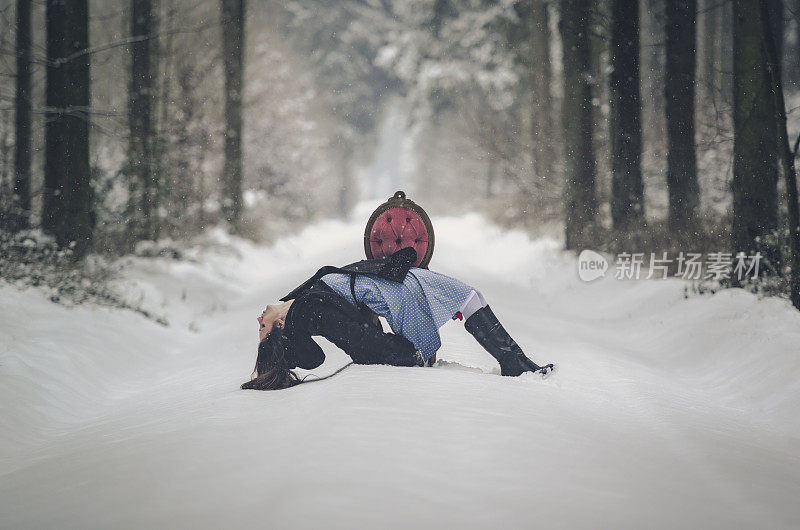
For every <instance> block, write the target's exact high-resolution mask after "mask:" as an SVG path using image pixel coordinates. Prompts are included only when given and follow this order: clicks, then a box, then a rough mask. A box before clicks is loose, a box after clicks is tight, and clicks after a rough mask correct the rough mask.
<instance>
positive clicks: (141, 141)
mask: <svg viewBox="0 0 800 530" xmlns="http://www.w3.org/2000/svg"><path fill="white" fill-rule="evenodd" d="M155 20H156V16H155V12H154V10H153V2H152V0H131V37H133V38H136V37H144V39H143V40H140V41H138V42H134V43H133V44H131V87H130V96H129V101H128V123H129V127H130V144H129V163H130V167H131V176H132V177H133V179H132V181H131V183H130V184H131V191H132V193H131V198H132V203H133V207H134V208H133V209H132V211H131V219H130V220H129V222H130V223H131V231H132V234H131V235H132V242H133V241H138V240H141V239H155V238H156V237H157V235H158V234H157V232H158V230H157V227H158V225H159V223H158V219H156V211H157V210H156V209H157V202H158V186H157V182H156V176H157V172H156V164H155V152H154V149H153V112H154V108H155V105H156V91H155V81H154V72H155V57H156V53H155V52H154V48H155V46H156V40H155V39H154V38H153V37H152V35H153V33H155Z"/></svg>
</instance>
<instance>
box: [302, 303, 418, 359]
mask: <svg viewBox="0 0 800 530" xmlns="http://www.w3.org/2000/svg"><path fill="white" fill-rule="evenodd" d="M310 302H311V303H308V304H304V306H303V307H301V308H299V309H301V311H300V312H299V313H298V315H297V318H298V320H300V321H303V322H304V323H305V325H304V328H305V330H306V331H307V332H308V333H309V334H311V335H321V336H323V337H325V338H326V339H328V340H330V341H331V342H332V343H334V344H335V345H336V346H338V347H339V348H341V349H342V350H343V351H344V352H345V353H346V354H348V355H349V356H350V357H351V358H352V359H353V362H355V363H356V364H389V365H392V366H422V365H423V363H424V360H423V359H422V356H421V354H420V353H419V352H418V351H417V350H416V348H415V347H414V344H413V343H412V342H411V341H409V340H408V339H406V338H405V337H403V336H401V335H396V334H394V333H384V332H383V331H382V330H379V329H378V328H376V327H375V326H373V325H371V324H369V323H368V322H366V321H362V320H358V319H356V318H353V317H352V316H351V315H349V314H348V313H346V312H345V311H343V310H342V309H341V308H339V307H336V305H334V304H332V303H329V302H328V301H326V300H324V299H317V300H315V301H310ZM348 303H349V302H348Z"/></svg>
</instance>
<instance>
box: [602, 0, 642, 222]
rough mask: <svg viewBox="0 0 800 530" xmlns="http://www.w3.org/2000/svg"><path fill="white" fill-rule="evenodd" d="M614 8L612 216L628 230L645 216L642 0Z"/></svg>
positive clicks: (616, 1)
mask: <svg viewBox="0 0 800 530" xmlns="http://www.w3.org/2000/svg"><path fill="white" fill-rule="evenodd" d="M611 11H612V12H611V76H610V79H609V86H610V93H611V170H612V180H611V218H612V220H613V222H614V227H615V228H622V229H625V228H628V227H631V226H632V225H633V224H634V223H636V224H639V223H641V222H642V221H643V218H644V183H643V182H642V167H641V158H642V123H641V111H642V102H641V97H640V93H639V2H638V0H613V2H612V6H611Z"/></svg>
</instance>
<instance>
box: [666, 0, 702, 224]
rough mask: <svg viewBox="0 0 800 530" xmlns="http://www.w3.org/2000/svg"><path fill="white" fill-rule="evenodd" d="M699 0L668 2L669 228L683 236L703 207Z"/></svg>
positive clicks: (672, 0)
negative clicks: (697, 107)
mask: <svg viewBox="0 0 800 530" xmlns="http://www.w3.org/2000/svg"><path fill="white" fill-rule="evenodd" d="M696 11H697V2H696V0H667V11H666V14H667V23H666V43H667V75H666V83H665V90H664V95H665V97H666V118H667V189H668V193H669V219H668V225H669V229H670V230H671V231H672V232H675V233H680V232H685V231H691V230H692V229H694V228H695V226H696V222H697V218H696V214H697V209H698V208H699V206H700V187H699V185H698V182H697V158H696V153H695V138H694V132H695V127H694V83H695V16H696Z"/></svg>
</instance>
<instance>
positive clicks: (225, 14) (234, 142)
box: [221, 0, 245, 229]
mask: <svg viewBox="0 0 800 530" xmlns="http://www.w3.org/2000/svg"><path fill="white" fill-rule="evenodd" d="M221 2H222V48H223V60H224V62H225V167H224V169H223V175H222V183H223V197H222V211H223V215H224V216H225V219H226V220H227V221H228V223H230V225H231V227H232V228H233V229H237V227H238V223H239V217H240V215H241V212H242V88H243V84H242V73H243V70H244V49H243V47H244V11H245V5H244V0H221Z"/></svg>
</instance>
